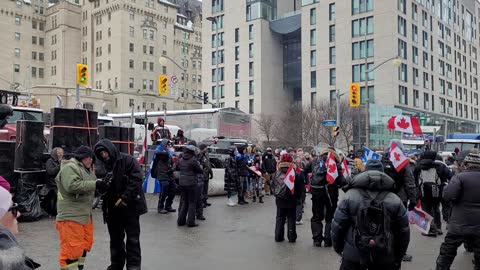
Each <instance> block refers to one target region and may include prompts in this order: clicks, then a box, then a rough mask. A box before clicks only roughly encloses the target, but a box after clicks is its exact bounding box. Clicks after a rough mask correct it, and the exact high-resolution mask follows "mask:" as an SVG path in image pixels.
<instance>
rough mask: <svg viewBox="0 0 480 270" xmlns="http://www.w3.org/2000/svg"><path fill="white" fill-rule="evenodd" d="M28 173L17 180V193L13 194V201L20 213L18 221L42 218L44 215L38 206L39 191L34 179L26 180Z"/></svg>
mask: <svg viewBox="0 0 480 270" xmlns="http://www.w3.org/2000/svg"><path fill="white" fill-rule="evenodd" d="M28 178H29V177H28V175H24V179H21V180H20V181H19V183H18V184H19V185H18V189H17V193H16V194H15V202H16V203H17V204H18V206H19V211H20V213H21V215H20V217H19V218H18V221H20V222H32V221H37V220H40V219H42V218H43V217H44V216H46V213H45V211H43V209H42V207H41V206H40V198H39V191H38V189H37V185H36V184H35V181H28Z"/></svg>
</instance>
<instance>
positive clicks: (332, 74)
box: [330, 68, 337, 85]
mask: <svg viewBox="0 0 480 270" xmlns="http://www.w3.org/2000/svg"><path fill="white" fill-rule="evenodd" d="M335 84H337V71H336V70H335V69H334V68H331V69H330V85H335Z"/></svg>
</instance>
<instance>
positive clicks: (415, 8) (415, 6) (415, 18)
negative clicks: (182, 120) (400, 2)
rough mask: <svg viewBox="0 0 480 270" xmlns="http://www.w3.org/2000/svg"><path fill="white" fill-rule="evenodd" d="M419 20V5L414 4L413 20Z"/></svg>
mask: <svg viewBox="0 0 480 270" xmlns="http://www.w3.org/2000/svg"><path fill="white" fill-rule="evenodd" d="M417 19H418V12H417V5H416V4H414V3H412V20H414V21H417Z"/></svg>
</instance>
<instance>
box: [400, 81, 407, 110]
mask: <svg viewBox="0 0 480 270" xmlns="http://www.w3.org/2000/svg"><path fill="white" fill-rule="evenodd" d="M398 102H399V103H400V104H403V105H408V92H407V87H405V86H402V85H399V86H398Z"/></svg>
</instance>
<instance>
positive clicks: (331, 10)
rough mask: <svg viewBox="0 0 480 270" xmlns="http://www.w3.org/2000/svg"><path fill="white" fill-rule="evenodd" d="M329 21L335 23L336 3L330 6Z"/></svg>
mask: <svg viewBox="0 0 480 270" xmlns="http://www.w3.org/2000/svg"><path fill="white" fill-rule="evenodd" d="M328 19H329V20H330V21H335V3H331V4H330V5H329V6H328Z"/></svg>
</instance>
